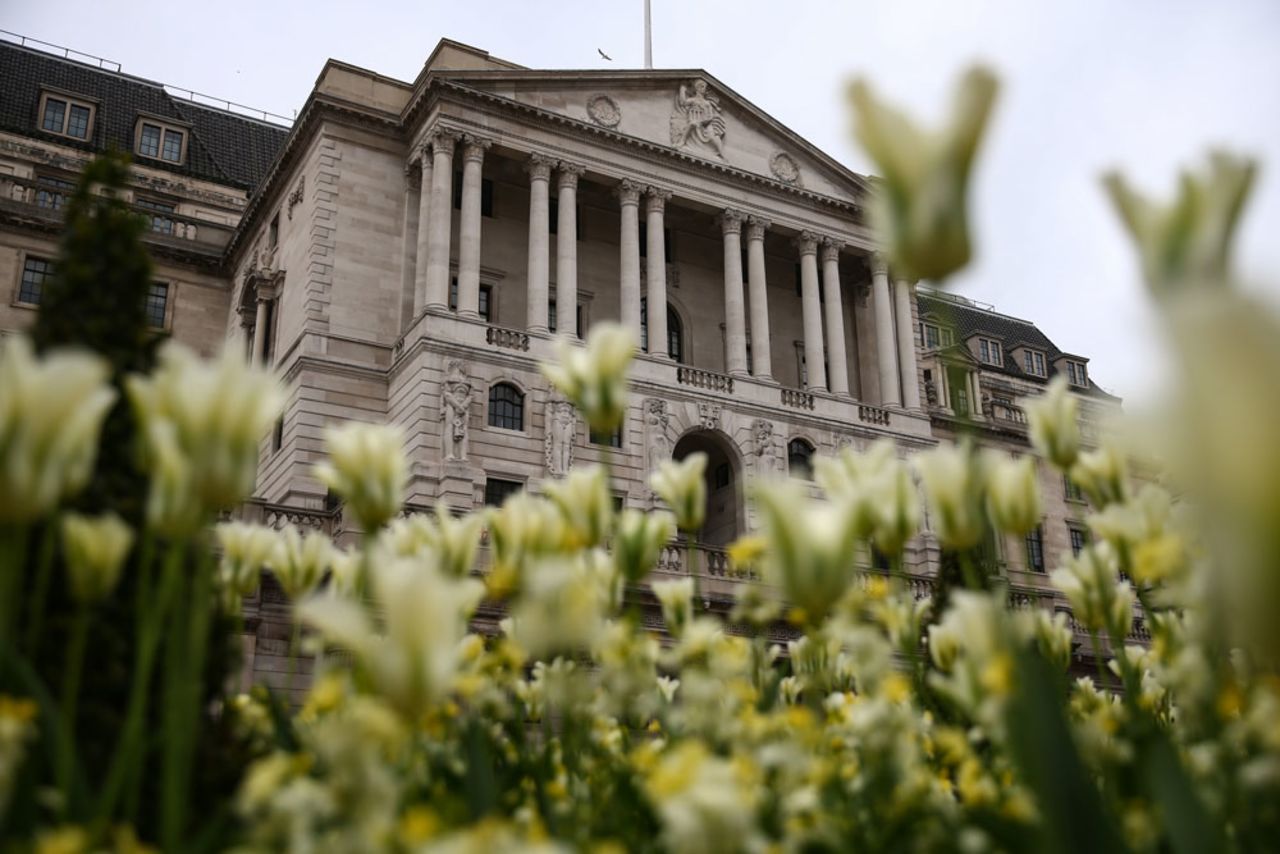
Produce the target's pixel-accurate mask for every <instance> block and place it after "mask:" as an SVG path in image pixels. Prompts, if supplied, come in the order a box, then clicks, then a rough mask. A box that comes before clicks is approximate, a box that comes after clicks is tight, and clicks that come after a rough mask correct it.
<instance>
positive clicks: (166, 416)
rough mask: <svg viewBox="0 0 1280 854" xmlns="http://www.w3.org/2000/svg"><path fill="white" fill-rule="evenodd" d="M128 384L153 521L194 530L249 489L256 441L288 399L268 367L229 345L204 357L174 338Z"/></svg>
mask: <svg viewBox="0 0 1280 854" xmlns="http://www.w3.org/2000/svg"><path fill="white" fill-rule="evenodd" d="M126 384H127V388H128V391H129V398H130V400H131V401H132V403H133V407H134V410H135V412H136V413H137V417H138V421H139V424H140V426H141V429H142V434H143V437H144V440H145V442H144V444H145V449H146V459H147V464H148V466H149V469H150V474H151V492H150V495H149V497H148V499H147V521H148V522H149V523H150V524H151V525H153V526H155V527H156V528H158V529H159V530H161V531H163V532H165V533H182V532H185V531H189V530H191V528H192V527H193V526H195V525H198V524H200V523H201V522H203V521H204V519H205V517H207V516H208V515H209V514H212V513H214V512H216V511H218V510H221V509H224V508H227V507H233V506H235V505H237V504H239V503H240V502H241V501H243V500H244V499H245V498H247V497H248V496H249V494H250V493H251V492H252V491H253V485H254V480H255V478H256V476H257V469H258V444H259V442H260V441H261V440H262V437H263V436H264V435H265V434H266V432H267V430H268V429H269V428H270V427H271V425H272V423H274V422H275V420H276V418H277V417H278V416H279V414H280V409H281V406H282V405H283V397H282V395H281V392H280V388H279V385H278V384H277V382H276V379H275V377H274V376H273V375H272V374H271V373H269V372H268V371H265V370H262V369H261V368H256V367H253V366H251V365H249V364H248V363H247V362H246V361H245V360H244V359H243V358H241V357H240V356H238V355H236V354H235V353H233V352H232V351H231V350H225V351H224V352H223V353H222V355H221V356H220V357H218V358H217V359H216V360H213V361H203V360H201V359H199V358H197V357H196V355H195V354H194V353H192V352H191V351H190V350H188V349H186V348H185V347H182V346H181V345H179V344H177V343H175V342H172V341H170V342H168V343H167V344H165V346H164V349H162V350H161V351H160V359H159V366H158V367H157V368H156V370H155V371H154V372H153V373H152V374H151V375H150V376H146V377H144V376H139V375H134V376H130V377H129V378H128V379H127V380H126Z"/></svg>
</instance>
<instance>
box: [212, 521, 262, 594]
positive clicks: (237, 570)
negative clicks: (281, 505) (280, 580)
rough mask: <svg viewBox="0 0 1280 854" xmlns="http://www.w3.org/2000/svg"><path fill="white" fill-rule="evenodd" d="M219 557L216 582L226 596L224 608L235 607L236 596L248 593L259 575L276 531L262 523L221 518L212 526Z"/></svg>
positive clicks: (259, 579)
mask: <svg viewBox="0 0 1280 854" xmlns="http://www.w3.org/2000/svg"><path fill="white" fill-rule="evenodd" d="M213 531H214V534H215V536H216V537H217V541H218V547H219V548H220V549H222V560H221V562H220V564H219V565H218V583H219V584H220V585H221V587H222V592H223V595H224V597H226V601H227V605H228V608H227V610H228V611H235V610H236V609H237V608H238V606H239V601H238V600H240V599H242V598H244V597H245V596H252V595H253V592H254V591H255V590H257V589H258V583H259V582H260V581H261V579H262V570H263V568H264V567H265V566H266V565H267V564H268V563H270V562H271V559H272V557H273V556H274V555H275V550H276V532H275V530H273V529H272V528H268V527H266V526H264V525H251V524H249V523H248V522H223V523H221V524H219V525H217V526H216V527H215V528H214V529H213Z"/></svg>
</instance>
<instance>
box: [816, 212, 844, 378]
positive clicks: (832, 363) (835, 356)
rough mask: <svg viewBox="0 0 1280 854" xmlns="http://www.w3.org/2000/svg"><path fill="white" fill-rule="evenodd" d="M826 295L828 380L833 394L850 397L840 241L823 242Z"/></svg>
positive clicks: (824, 294) (824, 240)
mask: <svg viewBox="0 0 1280 854" xmlns="http://www.w3.org/2000/svg"><path fill="white" fill-rule="evenodd" d="M822 293H823V296H824V297H825V301H826V314H827V362H828V364H827V371H828V375H827V379H828V380H829V381H830V383H831V393H832V394H840V395H845V396H847V395H848V394H849V359H848V353H847V351H846V350H845V346H844V301H843V299H842V295H841V293H840V241H838V240H833V239H832V238H830V237H824V238H823V239H822Z"/></svg>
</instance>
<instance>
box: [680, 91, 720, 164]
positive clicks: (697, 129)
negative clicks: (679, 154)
mask: <svg viewBox="0 0 1280 854" xmlns="http://www.w3.org/2000/svg"><path fill="white" fill-rule="evenodd" d="M724 131H725V125H724V117H723V116H721V115H720V100H719V99H718V98H717V97H716V96H715V95H709V94H707V82H706V81H705V80H695V81H693V85H692V87H690V85H689V84H687V83H681V84H680V91H679V93H678V94H677V95H676V108H675V111H674V112H673V113H672V114H671V144H672V145H674V146H675V147H676V148H683V147H684V146H685V145H687V144H688V143H689V140H690V139H695V140H697V141H698V142H701V143H703V144H705V145H710V146H711V147H712V148H714V149H715V150H716V154H718V155H719V156H720V159H721V160H723V159H724Z"/></svg>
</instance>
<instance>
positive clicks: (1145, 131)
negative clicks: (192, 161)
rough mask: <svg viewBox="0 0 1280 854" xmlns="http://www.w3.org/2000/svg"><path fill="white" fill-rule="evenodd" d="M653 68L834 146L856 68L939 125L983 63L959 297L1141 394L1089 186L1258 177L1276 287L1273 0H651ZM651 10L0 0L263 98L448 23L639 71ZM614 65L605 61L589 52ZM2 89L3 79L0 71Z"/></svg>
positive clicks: (1134, 291) (212, 87)
mask: <svg viewBox="0 0 1280 854" xmlns="http://www.w3.org/2000/svg"><path fill="white" fill-rule="evenodd" d="M653 6H654V9H653V25H654V64H655V65H656V66H658V67H659V68H705V69H706V70H708V71H709V72H711V73H712V74H714V75H715V76H716V77H718V78H719V79H721V80H723V81H724V82H725V83H726V84H727V85H729V86H731V87H733V88H734V89H735V90H736V91H738V92H739V93H740V94H742V95H743V96H744V97H746V98H748V99H749V100H751V101H752V102H754V103H755V104H756V105H757V106H759V107H760V108H762V109H764V110H765V111H766V112H768V113H770V114H772V115H773V116H774V117H776V118H777V119H778V120H780V121H781V122H783V123H784V124H786V125H788V126H790V127H791V128H793V129H794V130H795V131H797V132H798V133H800V134H801V135H803V136H805V137H807V138H808V139H809V140H811V141H812V142H813V143H814V144H816V145H817V146H819V147H820V148H822V149H824V150H825V151H827V152H828V153H829V154H831V155H833V156H834V157H836V158H837V159H838V160H840V161H842V162H843V163H845V164H847V165H849V166H850V167H852V168H853V169H856V170H858V171H861V172H865V171H870V168H871V167H870V164H869V163H868V162H867V160H866V159H865V158H864V157H863V156H862V154H861V152H860V151H858V150H857V149H856V148H855V146H854V144H853V143H852V141H851V135H850V133H849V113H848V110H847V109H846V107H845V102H844V97H843V93H844V89H845V85H846V82H847V81H848V80H849V79H850V77H851V76H852V75H854V74H864V75H867V76H869V77H870V78H871V79H872V80H873V81H874V83H875V84H876V85H877V87H878V88H879V89H881V90H882V91H883V92H884V93H885V94H886V95H888V96H889V97H891V98H892V99H894V100H897V101H900V102H902V103H904V104H906V105H907V106H908V107H909V109H911V110H912V111H913V112H914V113H915V114H916V115H918V116H920V117H922V118H926V119H927V120H928V121H930V122H933V121H937V120H939V119H940V117H941V116H942V114H943V112H944V110H945V109H946V106H947V99H948V97H949V94H950V92H951V87H952V85H953V83H954V80H955V78H956V77H957V75H958V73H959V72H960V71H961V70H962V69H963V68H964V67H965V66H966V65H967V64H969V63H970V62H972V61H974V60H977V59H981V60H983V61H985V62H987V63H989V64H991V65H992V66H994V67H995V68H996V70H997V71H998V72H999V73H1000V75H1001V77H1002V78H1003V80H1004V83H1005V86H1004V90H1003V93H1002V96H1001V101H1000V104H999V106H998V108H997V113H996V116H995V121H994V126H993V128H992V132H991V135H990V138H989V140H988V145H987V146H986V150H985V151H984V152H983V154H982V156H981V160H980V164H979V171H978V175H977V182H976V191H977V197H976V200H975V201H976V216H977V223H978V239H979V258H978V260H977V263H976V264H975V265H974V266H973V267H972V268H971V270H970V271H968V272H967V273H966V274H965V275H964V276H963V277H962V278H959V279H957V281H956V282H955V287H956V289H957V290H958V292H959V293H962V294H964V295H966V296H970V297H973V298H975V299H979V300H984V301H987V302H991V303H994V304H995V305H996V307H997V309H998V310H1000V311H1003V312H1005V313H1008V314H1013V315H1016V316H1019V317H1024V318H1027V319H1029V320H1033V321H1035V322H1036V323H1037V324H1038V325H1039V326H1040V327H1041V329H1043V330H1044V331H1045V332H1046V334H1048V335H1049V337H1050V338H1052V339H1053V340H1054V342H1055V343H1057V344H1058V346H1059V347H1061V348H1063V349H1064V350H1067V351H1069V352H1074V353H1079V354H1080V355H1083V356H1088V357H1090V358H1091V360H1092V361H1091V363H1090V366H1091V370H1092V375H1093V377H1094V379H1095V380H1096V381H1097V382H1098V383H1100V384H1101V385H1102V386H1103V387H1105V388H1107V389H1109V390H1112V391H1114V392H1116V393H1118V394H1122V395H1124V396H1125V397H1127V398H1130V399H1131V400H1133V399H1138V400H1141V399H1146V398H1148V397H1149V396H1150V393H1151V386H1152V383H1153V381H1154V379H1155V378H1156V377H1157V376H1158V374H1159V371H1158V369H1157V364H1158V360H1159V357H1158V352H1159V351H1158V349H1157V347H1156V346H1155V327H1154V323H1153V321H1152V316H1151V314H1150V312H1149V310H1148V308H1147V305H1146V303H1145V299H1144V297H1143V295H1142V292H1141V289H1140V287H1139V285H1138V282H1137V279H1136V270H1135V266H1134V261H1133V256H1132V253H1131V252H1130V250H1129V248H1128V246H1127V244H1126V242H1125V240H1124V239H1123V238H1122V236H1121V234H1120V231H1119V228H1118V226H1117V223H1116V221H1115V217H1114V215H1113V214H1112V212H1111V210H1110V209H1109V207H1108V206H1107V204H1106V201H1105V199H1104V198H1103V196H1102V194H1101V192H1100V191H1099V189H1098V182H1097V175H1098V174H1099V173H1100V172H1101V171H1102V170H1103V169H1105V168H1109V167H1116V166H1118V167H1120V168H1122V169H1123V170H1124V171H1126V172H1127V173H1128V174H1130V175H1131V176H1132V177H1133V178H1134V179H1135V180H1136V181H1137V182H1138V183H1139V184H1140V185H1141V186H1143V187H1145V188H1148V189H1149V190H1151V191H1154V192H1157V193H1159V194H1160V195H1166V194H1168V193H1170V192H1171V191H1172V187H1173V181H1174V175H1175V173H1176V170H1177V169H1178V168H1179V167H1180V166H1181V165H1183V164H1186V163H1189V162H1198V161H1199V160H1200V158H1201V156H1202V153H1203V152H1204V151H1205V150H1206V149H1207V148H1208V147H1209V146H1211V145H1225V146H1228V147H1230V148H1232V149H1235V150H1239V151H1242V152H1246V153H1249V154H1252V155H1255V156H1257V157H1259V158H1260V159H1262V160H1263V162H1264V169H1263V172H1262V175H1261V179H1260V181H1259V183H1258V185H1257V187H1256V189H1255V193H1254V196H1253V201H1252V204H1251V205H1250V208H1249V211H1248V215H1247V219H1246V224H1245V229H1244V232H1243V235H1242V239H1241V243H1240V246H1239V252H1238V260H1239V266H1240V269H1241V272H1243V273H1244V275H1245V277H1246V278H1248V279H1249V280H1250V281H1251V282H1264V283H1266V284H1265V285H1258V286H1257V287H1258V288H1259V289H1262V290H1266V291H1267V292H1268V293H1270V294H1273V295H1275V294H1280V242H1278V241H1277V240H1276V239H1275V235H1277V234H1280V174H1277V173H1278V172H1280V50H1278V49H1277V45H1280V3H1277V2H1272V0H1237V2H1217V3H1202V2H1192V0H1124V2H1117V1H1116V0H1071V2H1069V3H1063V2H1035V0H964V2H955V0H884V1H883V2H880V0H874V1H873V0H856V2H817V0H787V1H786V2H778V0H772V2H770V0H701V2H691V0H684V2H680V0H653ZM642 8H643V6H642V0H593V2H582V0H565V2H555V3H553V2H539V0H504V2H499V1H498V0H492V1H491V2H484V0H454V2H435V0H431V2H428V0H419V2H416V3H411V2H370V3H360V4H357V3H339V2H329V0H326V1H325V2H321V0H310V2H270V0H259V2H256V3H249V2H239V0H235V2H232V0H227V2H217V3H212V4H208V3H206V4H197V5H194V6H193V5H191V4H181V3H173V2H171V0H164V2H159V0H130V2H127V3H103V2H101V0H89V1H88V2H83V0H82V2H53V1H52V0H50V2H43V3H34V2H19V0H0V12H2V13H3V14H0V28H3V29H6V30H12V31H15V32H18V33H21V34H24V35H29V36H33V37H35V38H40V39H44V40H46V41H50V42H55V43H58V44H61V45H66V46H68V47H71V48H74V49H77V50H81V51H85V52H88V53H92V54H96V55H99V56H104V57H107V58H109V59H113V60H116V61H118V62H120V63H121V64H122V65H123V70H124V71H126V72H128V73H132V74H136V75H139V76H142V77H148V78H151V79H154V80H160V81H162V82H165V83H171V84H173V85H176V86H182V87H186V88H189V89H194V90H197V91H200V92H205V93H209V94H211V95H216V96H219V97H222V98H227V99H230V100H233V101H238V102H240V103H244V104H249V105H252V106H254V107H259V108H261V109H267V110H270V111H272V112H277V113H282V114H284V115H292V114H293V111H294V110H296V109H298V108H299V107H301V105H302V103H303V101H304V100H305V98H306V96H307V94H308V93H309V92H310V90H311V86H312V84H313V83H314V82H315V79H316V76H317V74H318V73H319V71H320V68H321V66H322V65H323V63H324V61H325V59H326V58H328V57H334V58H337V59H341V60H343V61H345V62H349V63H353V64H355V65H360V66H364V67H366V68H370V69H372V70H375V71H378V72H380V73H382V74H386V75H388V76H391V77H396V78H399V79H402V80H412V79H413V78H414V77H415V76H416V74H417V72H418V70H419V69H420V68H421V66H422V63H423V61H424V60H425V59H426V57H427V54H428V53H430V51H431V49H432V47H433V46H434V45H435V43H436V41H437V39H439V38H440V37H442V36H446V37H449V38H453V39H456V40H458V41H463V42H466V43H469V44H473V45H476V46H477V47H481V48H484V49H486V50H488V51H490V52H491V53H492V54H494V55H495V56H500V57H502V58H504V59H509V60H511V61H513V62H517V63H519V64H521V65H526V66H530V67H534V68H605V67H614V68H619V67H621V68H638V67H640V66H641V65H642V59H643V43H642V22H643V18H642ZM597 48H601V49H603V50H604V52H605V53H607V54H609V55H610V56H612V57H613V59H614V61H613V62H612V63H608V62H606V61H605V60H603V59H601V58H600V56H599V54H598V53H597V52H596V49H597ZM0 85H3V82H2V81H0Z"/></svg>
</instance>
